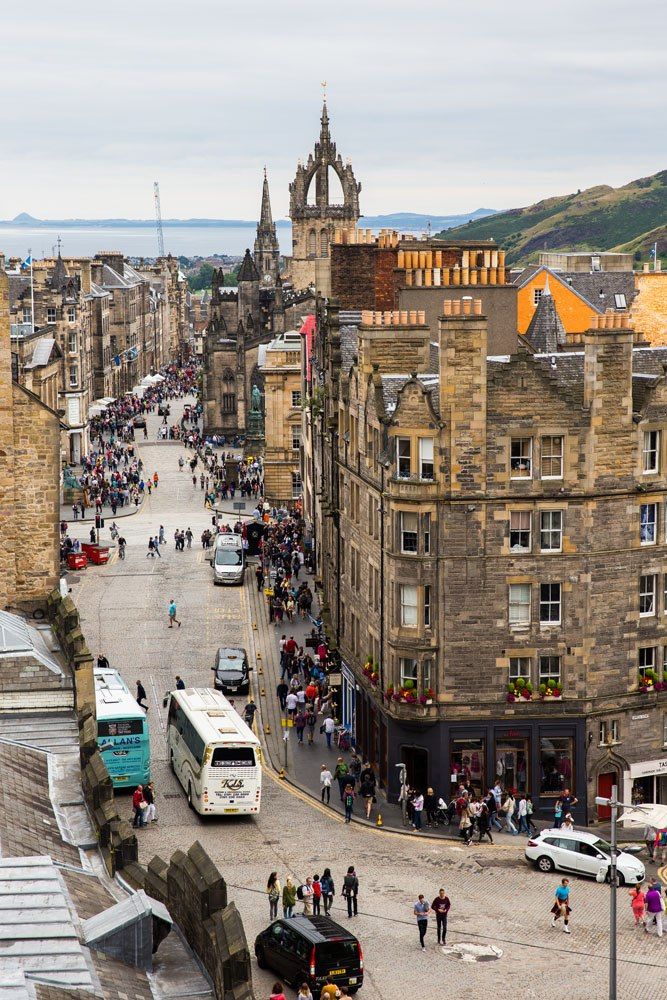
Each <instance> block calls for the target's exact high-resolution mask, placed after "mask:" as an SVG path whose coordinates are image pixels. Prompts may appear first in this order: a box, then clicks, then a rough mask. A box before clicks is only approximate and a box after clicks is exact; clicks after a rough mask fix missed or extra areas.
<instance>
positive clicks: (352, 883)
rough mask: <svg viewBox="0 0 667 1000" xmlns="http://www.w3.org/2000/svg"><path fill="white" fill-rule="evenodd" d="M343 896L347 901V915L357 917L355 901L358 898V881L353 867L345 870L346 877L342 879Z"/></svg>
mask: <svg viewBox="0 0 667 1000" xmlns="http://www.w3.org/2000/svg"><path fill="white" fill-rule="evenodd" d="M343 896H344V897H345V899H346V900H347V915H348V917H351V916H352V915H353V914H354V916H355V917H356V915H357V900H358V896H359V879H358V878H357V873H356V872H355V870H354V865H350V867H349V868H348V869H347V875H346V876H345V878H344V879H343Z"/></svg>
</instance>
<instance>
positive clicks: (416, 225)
mask: <svg viewBox="0 0 667 1000" xmlns="http://www.w3.org/2000/svg"><path fill="white" fill-rule="evenodd" d="M493 211H494V210H493V209H492V208H477V209H475V211H474V212H467V213H466V214H465V215H418V214H417V213H415V212H395V213H393V214H392V215H369V216H363V217H362V218H361V219H360V220H359V225H361V226H365V227H367V228H368V229H382V228H384V227H386V228H387V229H403V230H422V229H426V228H427V226H428V225H429V224H430V226H431V231H432V232H436V231H437V230H438V229H449V228H450V227H451V226H460V225H462V223H464V222H468V221H470V220H471V219H473V220H474V219H481V218H484V217H486V216H488V215H492V214H493ZM162 225H163V226H174V227H182V226H187V227H191V226H214V227H220V228H223V227H226V226H234V227H237V226H252V227H254V226H256V225H257V221H256V220H255V221H253V220H250V219H163V220H162ZM276 225H277V226H280V227H283V226H289V225H291V223H290V221H289V219H276ZM0 226H26V227H30V228H33V229H35V228H42V227H43V228H49V229H53V228H54V227H56V228H60V229H67V228H72V227H74V228H81V227H89V228H101V227H104V228H105V229H111V228H114V227H116V228H120V229H131V228H136V229H145V228H147V227H148V228H151V229H152V228H153V227H154V226H155V219H35V218H34V216H32V215H29V214H28V213H27V212H21V213H20V214H19V215H17V216H16V218H14V219H11V220H0Z"/></svg>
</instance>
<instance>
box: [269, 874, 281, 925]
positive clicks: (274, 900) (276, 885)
mask: <svg viewBox="0 0 667 1000" xmlns="http://www.w3.org/2000/svg"><path fill="white" fill-rule="evenodd" d="M266 892H267V895H268V897H269V920H277V919H278V902H279V900H280V892H281V889H280V881H279V880H278V872H271V874H270V875H269V880H268V882H267V883H266Z"/></svg>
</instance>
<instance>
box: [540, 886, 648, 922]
mask: <svg viewBox="0 0 667 1000" xmlns="http://www.w3.org/2000/svg"><path fill="white" fill-rule="evenodd" d="M551 912H552V914H553V916H552V918H551V926H552V927H555V926H556V924H557V922H558V921H559V920H560V919H561V917H562V918H563V930H564V931H565V933H566V934H569V933H570V880H569V878H563V879H561V882H560V885H559V886H558V888H557V889H556V899H555V902H554V905H553V906H552V907H551ZM660 930H661V932H662V921H661V924H660Z"/></svg>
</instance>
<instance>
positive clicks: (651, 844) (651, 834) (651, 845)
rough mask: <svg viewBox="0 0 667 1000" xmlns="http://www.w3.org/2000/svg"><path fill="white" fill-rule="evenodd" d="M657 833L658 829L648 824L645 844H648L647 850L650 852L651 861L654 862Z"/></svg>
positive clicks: (645, 830)
mask: <svg viewBox="0 0 667 1000" xmlns="http://www.w3.org/2000/svg"><path fill="white" fill-rule="evenodd" d="M656 833H657V830H656V828H655V827H654V826H651V825H650V824H649V823H647V824H646V826H645V827H644V843H645V844H646V850H647V852H648V857H649V861H653V860H654V855H655V836H656Z"/></svg>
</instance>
